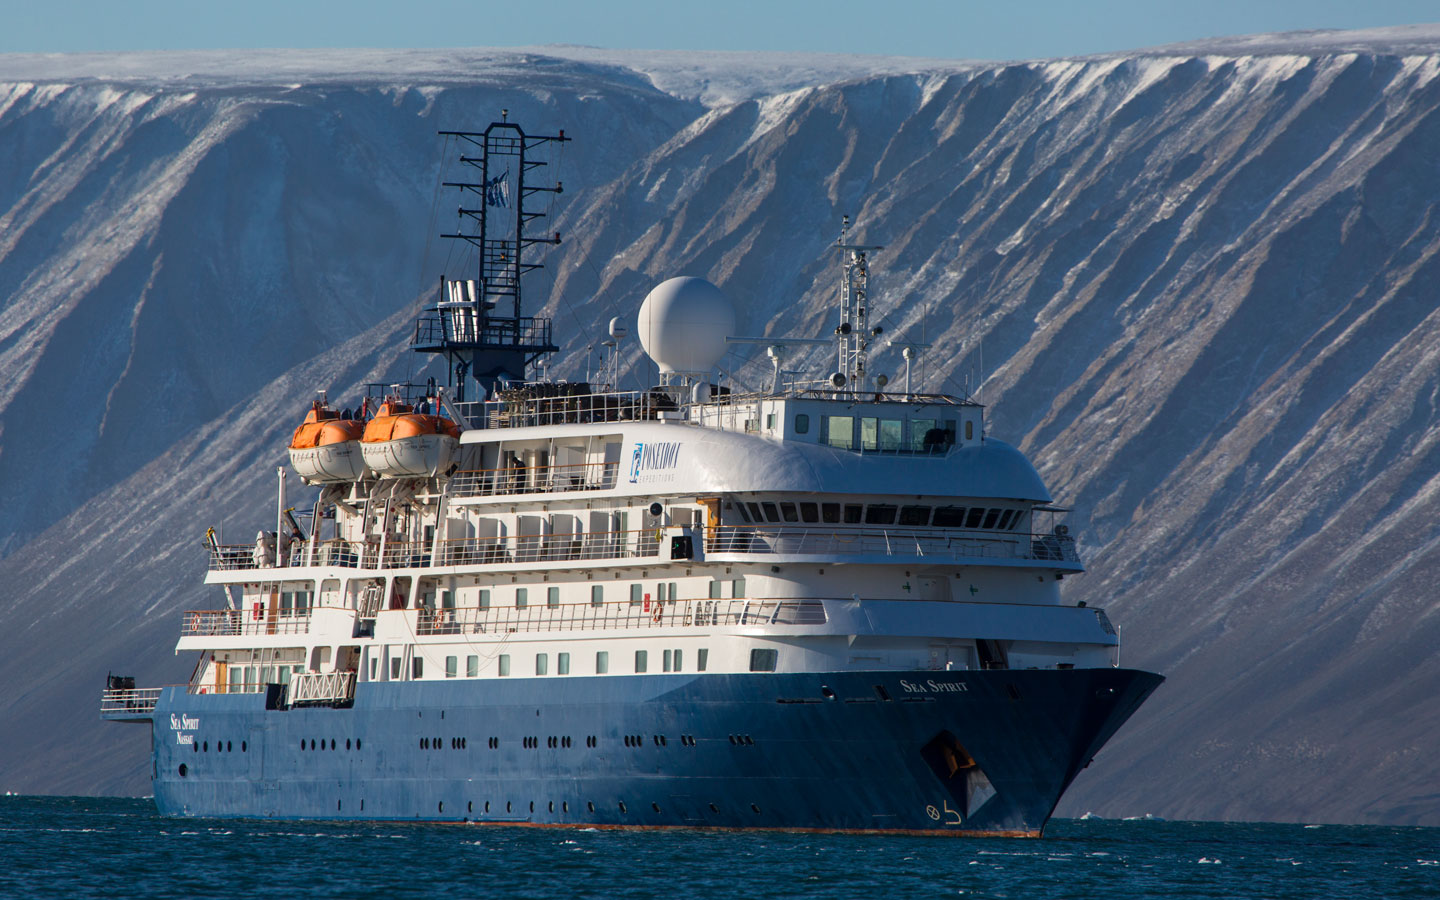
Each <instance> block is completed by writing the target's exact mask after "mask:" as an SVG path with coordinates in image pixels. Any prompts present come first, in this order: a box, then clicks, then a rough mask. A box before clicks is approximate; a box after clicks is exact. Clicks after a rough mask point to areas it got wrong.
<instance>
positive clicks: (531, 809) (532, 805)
mask: <svg viewBox="0 0 1440 900" xmlns="http://www.w3.org/2000/svg"><path fill="white" fill-rule="evenodd" d="M530 811H531V812H532V813H533V812H534V811H535V801H534V800H531V801H530Z"/></svg>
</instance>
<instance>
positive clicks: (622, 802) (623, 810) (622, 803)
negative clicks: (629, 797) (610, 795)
mask: <svg viewBox="0 0 1440 900" xmlns="http://www.w3.org/2000/svg"><path fill="white" fill-rule="evenodd" d="M620 812H622V813H623V812H625V801H624V800H621V801H620Z"/></svg>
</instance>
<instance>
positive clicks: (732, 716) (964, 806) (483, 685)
mask: <svg viewBox="0 0 1440 900" xmlns="http://www.w3.org/2000/svg"><path fill="white" fill-rule="evenodd" d="M1162 680H1163V679H1162V678H1161V676H1159V675H1155V674H1152V673H1149V672H1142V671H1136V670H1127V669H1076V670H1067V671H1041V670H998V671H956V672H934V671H916V672H870V673H866V672H842V673H822V674H813V673H812V674H736V675H726V674H714V675H710V674H694V675H691V674H685V675H649V676H642V677H628V676H626V677H564V678H559V677H551V678H530V679H520V678H516V679H487V680H484V681H477V680H455V681H430V682H393V683H385V682H372V683H364V684H360V685H359V686H358V687H357V691H356V695H355V700H354V704H353V706H351V707H348V708H293V709H271V708H266V706H267V702H266V695H265V694H189V693H186V692H185V691H184V689H183V688H168V689H166V690H165V691H164V692H163V693H162V695H161V697H160V699H159V702H158V704H157V706H156V708H155V713H154V719H153V722H154V724H153V729H154V732H153V735H154V766H155V770H154V784H155V802H156V805H157V806H158V807H159V810H160V812H161V813H163V814H166V815H175V816H215V817H225V816H241V817H266V818H296V819H299V818H319V819H381V820H423V821H453V822H472V823H481V824H484V823H496V824H502V823H504V824H526V825H554V826H598V827H641V828H645V827H710V828H773V829H796V830H799V829H816V830H833V831H862V832H868V831H914V832H938V833H952V834H953V833H1001V834H1020V835H1038V834H1039V833H1040V832H1041V830H1042V829H1043V827H1044V825H1045V822H1046V820H1047V819H1048V818H1049V816H1050V814H1051V812H1052V811H1053V810H1054V808H1055V804H1056V803H1057V802H1058V801H1059V799H1060V796H1061V794H1062V793H1063V792H1064V790H1065V789H1066V787H1067V786H1069V784H1070V782H1071V781H1072V780H1073V779H1074V777H1075V775H1076V774H1077V773H1078V772H1079V771H1080V770H1081V769H1082V768H1083V767H1084V766H1085V765H1087V764H1088V762H1089V761H1090V759H1091V758H1092V757H1093V756H1094V755H1095V753H1097V752H1098V751H1099V749H1100V747H1101V746H1102V745H1103V744H1104V743H1105V742H1106V740H1108V739H1109V738H1110V736H1111V735H1112V734H1114V732H1115V731H1116V729H1118V728H1119V727H1120V726H1121V724H1123V723H1124V722H1125V720H1126V719H1128V718H1129V717H1130V715H1131V714H1132V713H1133V712H1134V711H1135V710H1136V708H1138V707H1139V705H1140V704H1141V703H1142V702H1143V701H1144V699H1145V698H1146V697H1147V696H1148V695H1149V694H1150V692H1151V691H1153V690H1154V689H1155V687H1156V686H1158V685H1159V684H1160V682H1161V681H1162ZM272 705H273V703H272Z"/></svg>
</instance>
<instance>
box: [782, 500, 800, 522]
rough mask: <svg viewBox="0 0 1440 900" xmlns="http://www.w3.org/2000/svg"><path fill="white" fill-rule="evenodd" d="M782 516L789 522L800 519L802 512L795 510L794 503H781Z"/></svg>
mask: <svg viewBox="0 0 1440 900" xmlns="http://www.w3.org/2000/svg"><path fill="white" fill-rule="evenodd" d="M780 516H781V518H783V519H784V520H785V521H787V522H798V521H800V513H799V512H797V511H796V510H795V504H793V503H788V502H787V503H781V504H780Z"/></svg>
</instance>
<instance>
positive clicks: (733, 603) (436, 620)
mask: <svg viewBox="0 0 1440 900" xmlns="http://www.w3.org/2000/svg"><path fill="white" fill-rule="evenodd" d="M825 622H826V616H825V605H824V604H823V603H821V602H820V601H819V600H746V599H743V598H741V599H732V600H724V599H714V600H711V599H701V600H682V601H678V602H676V603H661V602H659V601H653V602H650V603H648V604H647V603H631V602H629V601H622V602H619V603H614V602H611V603H602V604H600V605H594V604H589V603H561V604H558V605H555V606H550V605H547V604H546V603H545V602H543V601H542V602H540V603H538V604H532V605H530V606H524V607H518V608H517V607H514V606H492V607H483V608H482V607H475V606H462V607H458V608H455V609H421V610H420V613H419V616H418V618H417V623H416V628H415V631H416V633H417V634H418V635H422V636H426V635H437V634H503V633H506V632H520V631H526V632H529V631H605V630H610V629H628V628H674V627H684V626H702V627H707V628H708V627H712V626H718V625H823V624H825Z"/></svg>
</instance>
